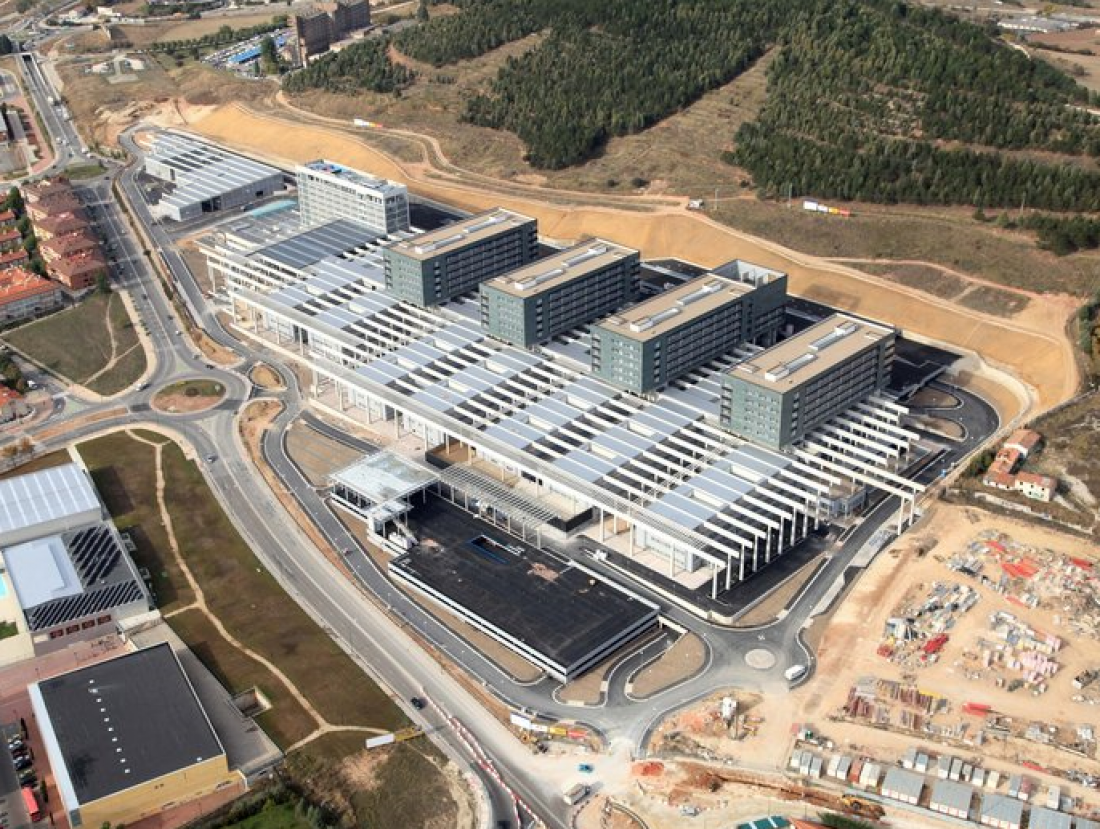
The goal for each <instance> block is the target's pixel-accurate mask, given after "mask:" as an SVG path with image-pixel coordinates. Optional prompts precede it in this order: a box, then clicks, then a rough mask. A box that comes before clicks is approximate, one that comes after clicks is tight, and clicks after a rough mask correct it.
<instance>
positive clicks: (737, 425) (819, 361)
mask: <svg viewBox="0 0 1100 829" xmlns="http://www.w3.org/2000/svg"><path fill="white" fill-rule="evenodd" d="M894 340H895V332H894V329H892V328H889V327H887V326H884V325H878V324H876V323H871V322H867V321H865V320H860V319H857V318H855V317H851V316H848V315H847V314H833V315H832V316H830V317H828V318H826V319H824V320H822V321H821V322H819V323H817V324H815V325H811V326H810V327H809V328H807V329H805V330H804V331H802V332H800V333H798V334H796V335H794V336H792V337H790V338H788V339H787V340H784V341H783V342H781V343H779V344H778V345H775V346H773V347H771V348H769V349H766V350H764V351H762V352H760V353H759V354H756V355H753V356H752V357H750V358H748V359H746V360H743V361H742V362H740V363H738V364H737V365H736V366H735V367H734V368H732V369H730V371H729V372H727V373H726V375H725V376H724V377H723V378H722V405H721V411H720V413H719V420H720V421H721V423H722V425H723V426H724V427H725V428H727V429H729V430H730V431H731V432H733V433H734V434H737V435H740V436H741V437H744V438H747V439H748V440H751V441H753V442H754V443H757V444H760V445H762V446H767V447H770V448H773V449H781V448H783V447H786V446H789V445H790V444H792V443H794V442H795V441H798V440H800V439H801V438H803V437H804V436H805V435H807V434H808V433H810V432H811V431H813V430H814V429H816V428H817V427H818V426H821V425H822V424H823V423H825V422H826V421H828V420H830V419H831V418H833V417H835V416H836V415H838V414H841V413H842V412H844V411H846V410H848V409H850V408H851V407H852V406H855V405H856V404H857V403H859V402H860V401H862V400H864V399H866V398H867V397H869V396H871V395H872V394H874V393H875V392H876V391H880V390H882V389H883V388H885V387H886V385H887V384H888V383H889V380H890V370H891V368H892V366H893V361H894Z"/></svg>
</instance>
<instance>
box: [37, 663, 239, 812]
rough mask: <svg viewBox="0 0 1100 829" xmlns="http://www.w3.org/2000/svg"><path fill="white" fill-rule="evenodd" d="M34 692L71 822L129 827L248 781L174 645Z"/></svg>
mask: <svg viewBox="0 0 1100 829" xmlns="http://www.w3.org/2000/svg"><path fill="white" fill-rule="evenodd" d="M29 690H30V697H31V706H32V710H33V711H34V715H35V719H36V721H37V724H38V727H39V729H40V730H41V733H42V744H43V748H44V749H45V752H46V756H47V757H48V758H49V763H50V770H51V771H52V772H53V777H54V781H55V782H56V784H57V789H58V794H59V798H60V801H61V803H60V805H61V806H62V807H63V808H64V810H65V815H66V819H67V823H68V824H69V825H71V826H86V827H98V826H106V825H108V824H110V825H116V826H117V825H121V824H126V825H129V824H131V823H136V822H139V821H141V820H143V819H145V818H152V817H154V816H156V815H158V814H159V813H161V812H163V811H165V810H166V809H168V808H170V807H173V806H178V805H179V804H181V803H186V802H188V801H191V800H194V799H196V798H199V797H202V796H204V795H208V794H211V793H213V792H215V791H218V790H221V789H224V788H226V787H229V786H236V787H242V788H243V778H242V776H241V775H240V773H239V772H237V771H231V770H230V769H229V763H228V759H227V757H226V752H225V748H224V747H223V746H222V743H221V740H219V738H218V735H217V734H216V733H215V731H214V728H213V726H212V725H211V722H210V718H209V717H208V716H207V713H206V711H205V710H204V709H203V706H202V703H201V702H200V701H199V697H198V695H197V694H196V693H195V688H194V687H193V686H192V684H191V681H190V680H189V679H188V677H187V675H186V674H185V673H184V671H183V667H182V666H181V665H180V661H179V659H178V657H177V656H176V654H175V653H173V651H172V648H171V646H169V645H168V644H160V645H156V646H153V647H149V648H145V649H143V650H138V651H134V652H132V653H127V654H124V655H123V656H118V657H115V658H113V659H109V660H107V661H105V662H100V663H97V664H94V665H89V666H88V667H85V668H79V669H77V670H75V671H70V672H69V673H66V674H61V675H60V676H56V677H53V678H51V679H45V680H42V681H40V682H36V683H34V684H33V685H31V686H30V688H29Z"/></svg>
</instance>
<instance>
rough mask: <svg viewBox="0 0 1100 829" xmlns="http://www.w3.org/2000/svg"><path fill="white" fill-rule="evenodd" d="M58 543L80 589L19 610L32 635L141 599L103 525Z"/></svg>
mask: <svg viewBox="0 0 1100 829" xmlns="http://www.w3.org/2000/svg"><path fill="white" fill-rule="evenodd" d="M62 540H63V542H64V544H65V548H66V550H67V552H68V555H69V559H70V560H71V561H72V563H73V566H74V567H75V568H76V572H77V575H78V576H79V577H80V583H81V586H82V587H83V590H82V592H80V593H77V594H76V595H73V596H65V597H62V598H58V599H53V600H51V601H47V602H42V603H41V604H39V605H36V606H34V607H28V608H23V612H24V614H25V616H26V619H27V627H28V628H30V630H31V631H32V632H34V631H40V630H46V629H48V628H52V627H57V626H58V625H64V624H66V623H68V622H71V621H73V620H75V619H82V618H85V617H88V616H96V615H100V614H104V613H107V612H109V611H111V610H113V609H114V608H116V607H121V606H122V605H126V604H130V603H132V602H137V601H141V600H142V599H144V598H145V590H144V588H143V587H142V586H141V583H140V582H139V581H138V579H137V576H136V574H135V573H134V572H133V570H132V568H131V567H130V564H129V559H128V558H127V556H126V553H125V551H124V550H123V549H122V546H121V543H120V542H119V540H118V536H117V535H116V534H115V533H114V532H112V531H111V529H110V528H109V527H108V526H107V525H105V524H96V525H94V526H91V527H85V528H84V529H81V530H77V531H76V532H72V533H66V534H65V535H64V536H62Z"/></svg>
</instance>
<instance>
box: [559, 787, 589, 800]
mask: <svg viewBox="0 0 1100 829" xmlns="http://www.w3.org/2000/svg"><path fill="white" fill-rule="evenodd" d="M588 792H589V789H588V786H587V785H585V784H584V783H577V784H576V785H575V786H572V787H570V788H569V789H567V790H566V792H565V794H564V795H562V797H563V798H564V800H565V802H566V803H567V804H568V805H570V806H576V805H577V804H578V803H580V802H581V801H582V800H584V799H585V798H586V797H588Z"/></svg>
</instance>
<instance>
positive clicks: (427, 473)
mask: <svg viewBox="0 0 1100 829" xmlns="http://www.w3.org/2000/svg"><path fill="white" fill-rule="evenodd" d="M438 478H439V476H438V475H437V474H436V473H435V472H434V471H433V470H431V469H429V468H428V467H426V466H422V465H421V464H418V463H415V462H413V461H411V460H409V459H408V458H403V457H401V456H400V455H395V454H393V453H392V452H376V453H375V454H373V455H366V456H365V457H362V458H360V459H359V460H357V461H356V462H355V463H353V464H351V465H350V466H345V467H344V468H343V469H341V470H339V471H337V472H334V473H333V474H332V476H331V480H332V482H333V483H339V484H343V485H345V486H347V487H348V488H350V489H354V490H355V491H356V492H358V493H359V494H360V495H362V496H363V497H364V498H366V499H368V500H369V501H370V502H371V503H372V504H384V503H386V502H388V501H396V500H398V499H401V498H404V497H406V496H408V495H411V494H412V493H414V492H419V491H420V490H422V489H424V488H425V487H427V486H431V484H433V483H434V482H435V481H436V480H438Z"/></svg>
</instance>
